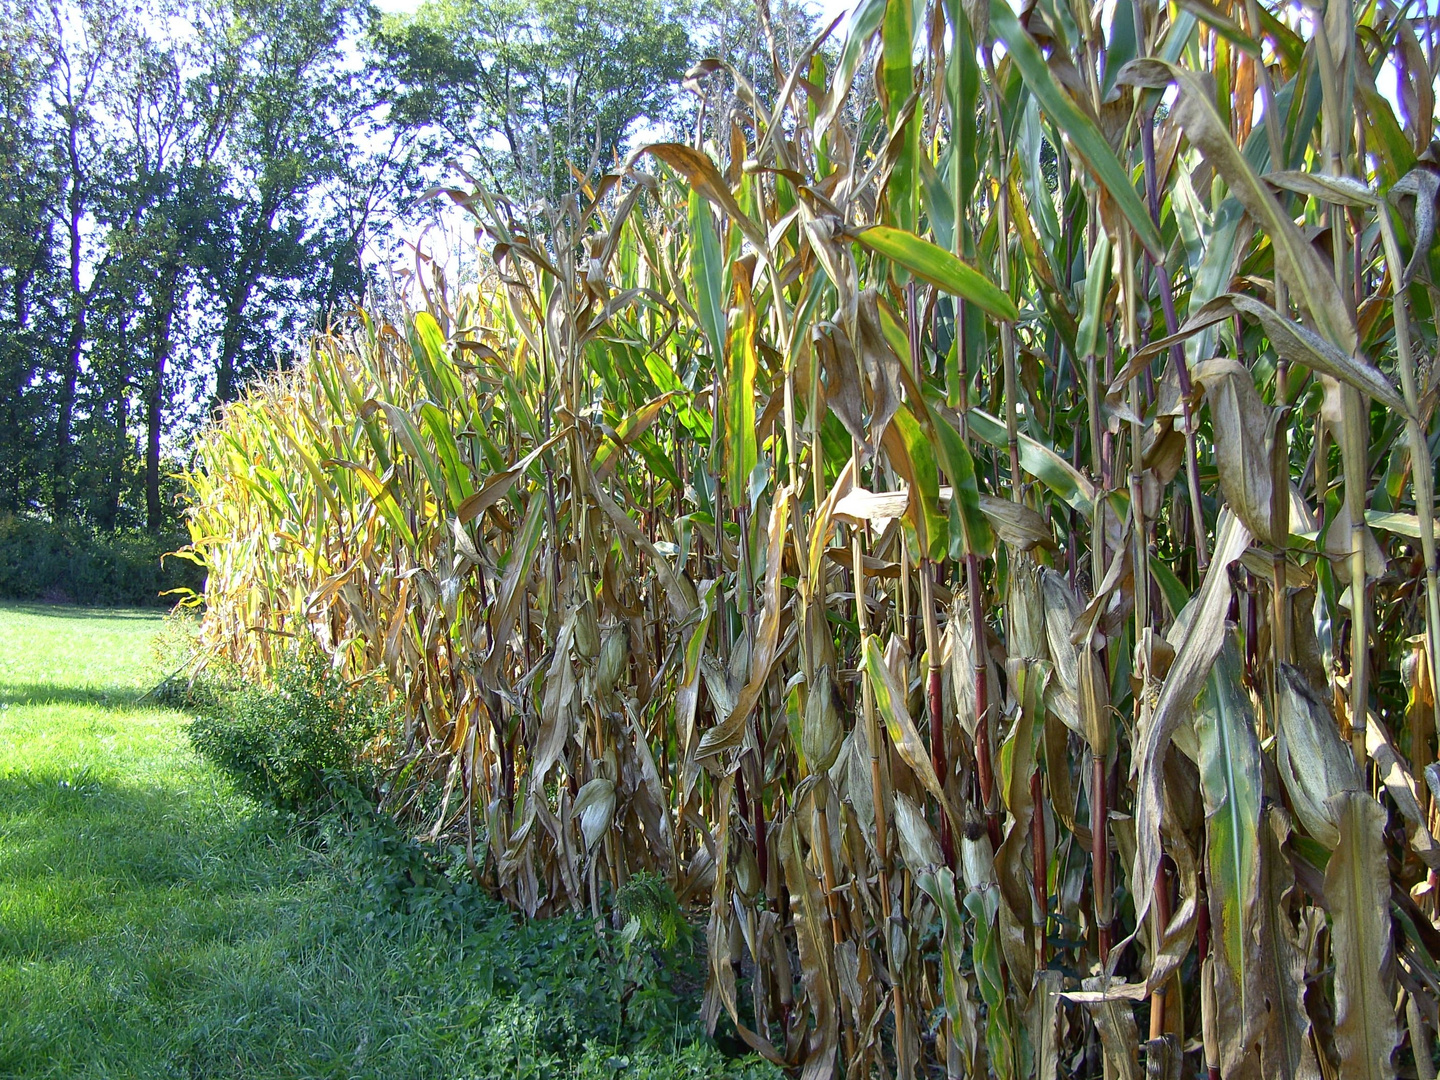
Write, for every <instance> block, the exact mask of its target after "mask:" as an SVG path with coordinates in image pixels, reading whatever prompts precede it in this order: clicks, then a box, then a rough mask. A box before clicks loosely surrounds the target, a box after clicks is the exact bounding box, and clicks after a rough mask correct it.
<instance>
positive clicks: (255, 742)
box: [189, 647, 392, 812]
mask: <svg viewBox="0 0 1440 1080" xmlns="http://www.w3.org/2000/svg"><path fill="white" fill-rule="evenodd" d="M206 685H207V684H202V690H201V692H200V694H198V695H197V696H196V697H195V698H194V699H193V700H195V701H196V702H198V703H200V704H201V705H202V706H203V710H204V711H203V712H202V713H201V715H200V716H198V717H197V718H196V719H195V720H194V722H193V723H192V724H191V725H190V729H189V730H190V741H191V743H192V744H193V745H194V746H195V749H196V750H198V751H199V752H200V753H201V754H202V755H203V756H204V757H206V758H208V759H209V760H210V761H212V762H214V763H215V764H216V765H217V766H219V767H220V769H222V770H223V771H224V772H225V773H227V774H228V775H229V776H230V777H231V778H232V779H233V780H234V781H235V782H236V784H237V785H238V786H239V787H240V788H241V789H242V790H243V791H245V792H247V793H248V794H250V795H252V796H254V797H255V798H257V799H259V800H261V801H262V802H265V803H268V804H270V805H273V806H276V807H278V808H280V809H283V810H290V811H301V812H303V811H307V810H313V809H314V808H315V807H316V806H319V805H323V804H328V803H329V802H330V801H331V798H332V788H333V787H334V785H335V784H336V783H337V782H347V783H351V784H356V785H362V786H368V785H370V784H372V783H373V780H374V767H375V762H374V759H373V757H367V750H368V749H369V747H370V744H371V743H372V741H373V740H375V739H376V738H377V737H378V736H381V735H383V734H385V733H386V732H387V731H388V730H389V728H390V726H391V717H392V713H391V710H390V708H389V706H388V705H387V704H386V703H385V701H384V699H383V697H382V696H381V694H380V693H379V691H378V690H377V688H376V684H375V683H374V682H373V681H372V682H365V683H361V684H358V685H353V686H352V685H349V684H347V683H346V682H345V681H344V680H343V679H341V678H340V676H338V675H337V674H336V673H335V671H334V669H333V668H332V667H331V666H330V664H329V663H328V662H327V661H326V660H325V659H324V658H323V657H322V656H321V655H320V653H319V651H318V650H316V649H314V648H310V647H301V648H300V649H299V650H297V651H296V652H295V653H294V654H292V655H291V656H290V657H289V658H288V659H287V660H286V661H285V662H284V663H283V664H282V665H281V666H280V667H279V668H278V669H277V671H276V673H275V680H274V685H273V686H259V687H256V686H244V687H224V686H223V685H222V686H220V687H218V689H217V688H215V687H216V684H215V682H214V681H213V680H212V681H210V682H209V683H208V686H209V687H210V689H208V690H206V689H203V687H205V686H206Z"/></svg>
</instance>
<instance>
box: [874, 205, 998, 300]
mask: <svg viewBox="0 0 1440 1080" xmlns="http://www.w3.org/2000/svg"><path fill="white" fill-rule="evenodd" d="M855 239H857V240H859V241H860V243H861V244H863V245H864V246H865V247H867V248H869V249H870V250H871V251H873V252H875V253H876V254H877V255H883V256H884V257H885V258H887V259H889V260H891V261H892V262H895V263H898V264H899V265H901V266H903V267H904V268H905V269H906V270H909V271H910V272H911V273H912V274H914V275H915V276H916V277H918V278H920V279H921V280H922V281H927V282H929V283H930V284H931V285H934V286H935V287H936V288H937V289H941V290H943V291H944V292H947V293H950V294H951V295H952V296H958V297H960V298H961V299H962V300H966V301H968V302H970V303H972V304H974V305H975V306H976V307H979V308H982V309H983V310H985V311H987V312H989V313H990V314H991V315H993V316H994V317H995V318H997V319H1001V320H1003V321H1005V322H1014V321H1015V320H1016V319H1018V318H1019V317H1020V312H1019V311H1018V310H1017V309H1016V307H1015V303H1014V301H1012V300H1011V299H1010V297H1008V296H1006V295H1005V293H1003V292H1002V291H1001V290H1000V289H999V288H997V287H996V286H995V285H992V284H991V283H990V281H989V280H988V279H987V278H986V277H985V276H984V275H983V274H981V273H980V272H979V271H978V270H976V269H974V268H973V267H970V266H967V265H966V264H965V263H964V262H962V261H961V260H960V259H958V258H956V257H955V256H954V255H952V254H950V252H948V251H946V250H945V249H944V248H942V247H937V246H936V245H934V244H932V243H931V242H930V241H929V240H925V239H922V238H921V237H919V236H916V235H915V234H914V233H911V232H906V231H905V230H904V229H894V228H891V227H889V226H888V225H872V226H871V227H870V228H868V229H862V230H861V231H860V232H858V233H856V234H855Z"/></svg>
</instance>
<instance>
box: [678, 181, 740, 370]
mask: <svg viewBox="0 0 1440 1080" xmlns="http://www.w3.org/2000/svg"><path fill="white" fill-rule="evenodd" d="M690 275H691V277H692V278H693V279H694V281H695V294H696V296H695V299H696V304H695V309H696V312H697V313H698V314H699V316H700V325H701V327H702V328H703V329H704V331H705V334H706V336H707V337H709V339H710V350H711V353H712V354H713V355H715V356H719V355H720V354H721V353H722V352H723V351H724V348H725V295H726V289H725V269H724V263H723V260H722V259H721V257H720V238H719V237H718V236H716V235H715V224H714V222H713V221H712V220H711V218H710V204H709V203H707V202H706V201H705V200H704V199H703V198H702V197H701V195H700V193H699V192H698V191H694V190H692V191H691V192H690ZM667 389H669V388H667Z"/></svg>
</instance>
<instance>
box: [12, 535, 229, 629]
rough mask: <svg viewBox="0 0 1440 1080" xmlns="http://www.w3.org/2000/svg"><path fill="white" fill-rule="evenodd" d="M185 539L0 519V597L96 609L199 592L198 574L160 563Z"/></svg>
mask: <svg viewBox="0 0 1440 1080" xmlns="http://www.w3.org/2000/svg"><path fill="white" fill-rule="evenodd" d="M188 542H189V538H188V537H187V536H186V535H184V534H182V533H159V534H151V533H148V532H144V531H141V530H130V529H125V530H119V531H116V532H101V531H98V530H95V529H93V528H90V527H89V526H86V525H81V524H75V523H71V524H56V523H54V522H51V521H45V520H43V519H41V518H36V517H30V516H27V515H19V514H3V515H0V599H6V600H49V601H58V602H62V603H72V604H87V605H93V606H96V607H155V606H168V605H170V604H172V603H174V597H165V596H162V595H161V594H162V593H165V592H167V591H169V590H172V589H194V590H197V591H198V590H199V589H200V588H201V586H202V585H203V584H204V576H205V575H204V571H203V570H202V569H201V568H200V567H198V566H196V565H195V564H194V563H193V562H190V561H188V560H186V559H178V558H166V557H165V556H166V555H168V554H169V553H170V552H172V551H175V550H177V549H178V548H180V547H182V546H183V545H185V544H187V543H188Z"/></svg>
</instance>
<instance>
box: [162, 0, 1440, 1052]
mask: <svg viewBox="0 0 1440 1080" xmlns="http://www.w3.org/2000/svg"><path fill="white" fill-rule="evenodd" d="M761 11H762V22H764V21H765V20H764V18H763V16H764V14H765V8H764V4H763V0H762V3H761ZM846 26H847V29H846V30H845V31H844V32H843V33H841V32H840V31H837V30H836V28H835V27H833V26H832V27H831V31H830V32H829V33H827V35H826V36H825V37H823V38H822V39H821V40H820V41H817V42H816V43H815V44H814V45H812V46H811V47H810V48H808V49H807V50H805V51H804V52H803V54H802V55H800V56H799V57H798V58H797V62H796V63H795V64H794V65H793V66H792V67H790V68H788V69H781V68H780V66H779V62H778V61H777V64H776V67H777V70H776V73H775V74H776V80H775V81H776V83H777V85H780V86H781V87H782V89H781V90H780V92H779V95H778V97H777V98H776V99H775V100H773V101H761V100H759V97H758V95H757V93H756V92H755V91H754V89H753V88H752V87H751V86H750V85H749V84H748V83H746V82H745V80H744V79H743V78H742V77H740V76H739V75H738V74H735V73H732V72H729V71H727V70H726V69H725V68H724V67H723V65H720V64H719V63H718V62H708V63H707V64H705V65H701V67H700V68H697V69H696V71H695V72H693V73H692V78H691V80H690V82H689V84H688V85H689V86H690V88H691V89H692V90H693V91H694V92H695V93H696V94H697V95H699V97H700V122H699V124H697V135H696V138H695V141H693V142H692V143H690V144H684V143H678V142H677V143H661V144H656V145H650V146H646V147H644V148H642V149H640V150H639V151H637V152H636V153H635V154H634V155H633V156H632V158H631V159H630V160H628V161H626V162H625V163H623V165H617V167H616V169H615V171H614V172H613V173H612V174H609V175H606V176H604V177H603V178H601V179H599V180H598V181H596V182H594V183H593V184H589V185H585V184H579V185H578V187H577V190H576V192H575V193H574V195H573V196H572V197H571V198H570V199H569V200H567V201H566V202H564V203H563V204H560V205H556V206H547V207H543V208H541V209H539V210H536V209H535V208H518V207H515V206H512V205H510V204H508V203H506V202H504V201H502V200H498V199H496V198H494V197H493V196H490V195H488V194H486V193H485V192H483V191H458V190H457V191H453V192H449V193H448V196H449V197H450V198H453V199H455V200H456V201H458V202H460V203H461V204H462V205H463V206H465V207H466V208H467V209H468V210H470V211H471V212H472V213H473V214H474V215H475V217H476V219H477V222H478V227H479V229H480V230H481V235H482V237H483V239H482V243H483V247H484V251H485V254H486V256H487V258H488V259H489V260H490V272H489V275H488V276H487V277H486V279H485V280H484V282H483V283H482V284H481V285H480V286H479V287H478V288H474V289H468V290H458V291H457V290H447V288H446V287H445V284H444V282H443V281H441V280H439V275H438V274H431V273H428V272H426V273H424V274H422V275H421V276H419V277H417V288H418V289H419V290H420V291H422V292H423V297H424V303H423V304H418V305H417V307H418V308H420V310H417V311H415V312H414V313H413V314H410V315H406V316H404V317H399V316H393V317H387V316H385V315H384V314H382V313H380V312H372V313H369V314H361V315H359V316H357V318H356V320H355V321H354V322H353V323H352V324H351V325H350V326H349V327H348V328H347V329H344V330H337V331H336V332H334V333H333V334H331V335H330V336H326V337H322V338H320V339H317V340H316V341H314V343H313V346H312V351H311V354H310V356H309V359H308V361H307V362H306V363H304V364H302V365H301V366H300V367H298V368H297V369H295V370H293V371H291V372H288V373H284V374H280V375H277V376H276V377H274V378H273V379H271V380H270V381H268V382H266V383H265V384H263V385H261V386H259V387H257V388H256V389H255V390H254V391H253V392H252V393H251V394H250V395H249V396H248V397H247V398H246V399H245V400H243V401H242V402H239V403H237V404H236V405H234V406H232V407H231V408H230V409H229V410H228V411H227V412H226V414H225V415H224V417H223V418H222V419H221V420H220V421H219V422H217V423H216V424H215V425H214V426H213V427H211V428H210V429H209V430H208V431H207V432H206V433H205V434H204V436H203V437H202V439H201V442H200V445H199V451H198V458H197V467H196V470H195V472H194V473H193V475H192V476H191V478H190V479H191V484H192V488H193V493H194V499H195V504H194V509H193V510H192V516H191V529H192V533H193V537H194V543H195V551H196V553H197V557H199V558H202V559H203V560H204V562H205V563H206V565H207V566H208V569H209V580H208V586H207V591H206V594H205V602H206V609H205V620H204V640H205V642H206V644H207V645H208V646H209V647H210V648H213V649H214V650H217V651H218V652H220V653H223V654H225V655H227V656H228V657H229V658H231V659H232V660H234V661H236V662H238V663H239V664H240V665H241V666H242V667H243V668H244V669H245V670H247V671H250V672H252V673H253V674H255V675H256V676H257V677H263V675H264V673H265V672H266V670H267V669H268V668H269V667H270V666H271V665H272V664H273V663H274V662H275V661H276V659H277V658H278V655H279V653H280V652H281V651H283V649H284V648H285V647H286V643H287V641H289V640H291V639H293V638H298V637H311V636H313V637H314V638H315V639H317V640H318V641H319V643H320V645H321V647H322V648H323V649H325V650H326V651H327V652H328V653H329V655H331V656H332V657H333V660H334V663H335V665H336V667H337V668H340V669H343V670H344V671H345V672H346V673H347V674H348V675H349V676H350V677H352V678H355V679H362V678H368V677H372V676H376V675H377V674H383V676H384V678H385V679H387V680H388V685H389V686H390V687H392V688H393V693H394V694H395V695H397V697H398V698H399V699H400V700H401V701H402V702H403V705H404V709H403V712H404V716H405V717H406V724H405V731H404V739H403V744H402V745H398V746H397V747H395V748H394V753H395V762H394V767H393V772H392V776H391V781H390V783H389V785H388V788H387V791H386V794H385V796H384V800H385V806H386V807H387V808H388V809H390V810H391V811H393V812H394V813H396V814H397V815H399V816H400V817H401V818H402V819H405V820H407V821H408V822H409V823H410V824H411V827H412V828H413V829H414V830H415V831H416V832H417V833H419V832H424V833H426V834H428V835H432V836H441V835H446V836H450V837H452V838H458V839H457V842H459V843H463V844H464V845H465V846H466V850H467V851H468V853H469V860H470V863H471V867H472V871H473V873H475V874H476V875H477V877H478V878H480V879H481V880H483V881H484V882H485V883H486V884H487V885H488V886H489V887H490V888H492V889H493V890H494V891H495V892H496V893H497V894H498V895H500V896H502V897H504V898H505V899H506V900H507V901H508V902H509V903H510V904H512V905H513V906H514V907H515V908H516V909H518V910H519V911H521V912H523V913H524V914H525V915H527V916H531V917H534V916H541V915H545V914H548V913H553V912H559V911H587V910H588V911H593V912H594V913H595V916H596V918H597V919H599V918H602V917H603V916H604V913H605V910H606V905H607V898H608V897H612V896H613V895H614V893H615V891H616V890H617V889H618V888H619V887H620V886H621V885H622V884H623V883H624V882H625V881H626V880H627V879H628V878H629V877H630V876H631V875H634V874H636V873H638V872H641V871H645V872H649V873H654V874H659V875H663V876H664V877H665V878H666V879H667V880H668V881H669V882H670V883H671V884H672V885H673V887H674V889H675V892H676V895H677V897H678V898H679V900H680V902H681V903H682V904H683V905H685V906H687V907H688V908H691V909H692V910H694V911H695V912H696V913H697V915H699V914H701V913H704V912H708V916H707V930H706V935H705V941H706V948H707V950H708V960H707V971H708V982H707V987H706V992H705V1000H704V1006H703V1011H704V1019H705V1021H706V1023H707V1024H708V1025H710V1027H711V1029H712V1030H713V1029H714V1026H715V1024H716V1023H717V1022H718V1021H719V1020H720V1018H721V1017H722V1015H723V1016H728V1017H729V1022H730V1023H731V1024H733V1025H734V1027H735V1029H736V1030H737V1031H738V1033H739V1035H740V1037H741V1038H743V1040H744V1041H745V1042H746V1043H747V1044H748V1045H749V1046H750V1047H752V1048H753V1049H754V1050H755V1051H756V1052H757V1053H759V1054H761V1055H763V1056H764V1057H765V1058H767V1059H769V1060H771V1061H773V1062H776V1063H778V1064H781V1065H784V1066H788V1067H792V1068H794V1069H795V1070H796V1073H797V1075H800V1076H803V1077H805V1078H806V1080H818V1078H821V1077H829V1076H838V1075H844V1076H849V1077H858V1076H865V1077H869V1076H896V1077H906V1078H909V1077H915V1076H921V1075H923V1076H942V1075H943V1076H953V1077H987V1076H994V1077H998V1078H1002V1080H1009V1078H1021V1077H1057V1076H1065V1077H1070V1076H1077V1077H1078V1076H1094V1077H1099V1076H1101V1075H1103V1076H1105V1077H1107V1078H1131V1077H1140V1076H1142V1075H1143V1076H1146V1077H1153V1078H1160V1080H1170V1078H1178V1077H1181V1076H1185V1077H1190V1076H1196V1075H1209V1076H1212V1077H1214V1076H1223V1077H1260V1076H1264V1077H1267V1078H1268V1077H1286V1078H1291V1077H1323V1078H1325V1080H1332V1078H1335V1077H1346V1078H1350V1077H1357V1078H1377V1077H1393V1076H1397V1075H1403V1076H1407V1077H1409V1076H1415V1077H1420V1078H1422V1080H1428V1078H1433V1077H1434V1076H1435V1075H1436V1072H1435V1064H1434V1052H1435V1048H1436V1046H1435V1043H1436V1032H1437V1029H1440V1012H1437V1001H1440V921H1437V916H1440V844H1437V842H1436V832H1437V830H1440V815H1437V812H1436V804H1435V797H1436V794H1437V793H1440V764H1437V745H1436V730H1435V694H1434V688H1435V685H1436V667H1435V665H1436V659H1437V648H1436V639H1435V635H1436V633H1437V629H1440V589H1437V580H1436V566H1437V563H1436V553H1435V528H1434V513H1433V511H1434V483H1433V481H1434V475H1433V464H1434V458H1435V451H1434V448H1435V445H1436V439H1437V437H1440V436H1437V434H1436V432H1435V424H1434V422H1433V421H1434V414H1435V404H1436V397H1437V379H1436V376H1435V374H1434V370H1433V367H1432V359H1433V357H1434V355H1435V349H1436V330H1437V324H1436V306H1437V303H1440V292H1437V289H1436V281H1437V276H1436V274H1437V271H1440V258H1437V256H1440V249H1437V247H1436V245H1435V229H1434V223H1435V205H1436V199H1437V191H1440V160H1437V153H1436V150H1435V148H1434V144H1432V138H1433V137H1434V135H1435V130H1434V118H1435V85H1436V75H1437V73H1440V55H1437V49H1440V22H1437V20H1436V19H1435V18H1434V17H1433V16H1430V17H1428V18H1427V16H1426V14H1425V11H1424V10H1423V9H1420V10H1418V11H1417V9H1416V8H1415V7H1414V6H1413V5H1407V6H1403V7H1399V8H1397V7H1395V6H1393V5H1392V4H1390V3H1388V2H1379V3H1377V2H1367V3H1363V4H1359V5H1354V4H1351V3H1348V2H1345V0H1329V2H1328V3H1327V2H1323V0H1317V2H1316V3H1315V4H1307V5H1306V6H1301V5H1300V4H1287V5H1283V6H1278V7H1271V6H1268V5H1267V4H1266V3H1265V2H1263V0H1244V2H1243V3H1242V2H1238V0H1234V2H1231V0H1179V2H1178V3H1175V4H1171V5H1169V6H1165V5H1157V4H1156V3H1153V2H1152V0H1119V2H1117V3H1113V4H1105V5H1098V6H1092V5H1091V3H1090V2H1089V0H1070V2H1069V3H1060V2H1058V0H1035V2H1034V4H1033V5H1032V6H1030V7H1028V9H1027V10H1026V11H1025V12H1024V13H1023V14H1020V15H1017V14H1016V12H1015V11H1014V10H1013V9H1012V8H1011V7H1010V6H1009V4H1008V3H1006V2H1005V0H994V2H993V3H990V4H988V5H987V3H986V0H973V2H970V0H967V2H964V3H962V2H960V0H943V2H937V3H929V2H927V0H860V2H859V4H858V5H857V6H856V8H855V9H854V10H853V11H852V12H851V13H850V18H849V20H848V23H847V24H846ZM717 87H720V88H721V89H720V90H716V88H717ZM712 91H713V93H712ZM721 91H723V93H722V92H721ZM712 100H723V101H724V102H725V103H726V105H727V108H728V111H727V112H725V113H724V114H723V115H721V114H718V113H707V112H706V109H707V108H708V106H709V105H710V103H711V101H712ZM702 136H703V137H702ZM577 183H578V182H577Z"/></svg>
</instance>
